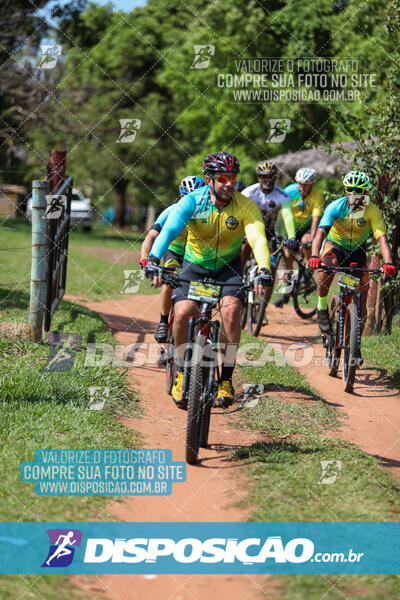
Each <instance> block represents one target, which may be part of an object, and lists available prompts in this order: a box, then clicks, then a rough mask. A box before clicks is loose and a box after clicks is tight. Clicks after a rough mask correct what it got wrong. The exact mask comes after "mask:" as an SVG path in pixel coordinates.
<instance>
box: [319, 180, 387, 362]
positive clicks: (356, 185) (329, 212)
mask: <svg viewBox="0 0 400 600" xmlns="http://www.w3.org/2000/svg"><path fill="white" fill-rule="evenodd" d="M343 184H344V188H345V195H344V196H342V197H341V198H338V199H337V200H335V201H334V202H331V203H330V204H329V205H328V206H327V207H326V209H325V212H324V214H323V217H322V219H321V221H320V224H319V228H318V231H317V233H316V236H315V238H314V241H313V245H312V256H311V258H310V259H309V261H308V265H309V267H311V268H313V269H317V268H319V267H320V266H321V264H322V262H323V263H324V264H326V265H328V266H338V265H339V266H342V267H348V266H350V263H357V264H358V266H359V267H365V266H366V265H367V255H366V252H365V243H366V241H367V239H368V237H369V235H370V232H371V230H372V233H373V234H374V237H375V239H376V240H377V241H378V244H379V247H380V250H381V253H382V256H383V260H384V265H383V271H384V273H385V274H386V275H389V276H394V275H395V274H396V267H395V266H394V265H393V263H392V253H391V250H390V246H389V243H388V240H387V236H386V227H385V223H384V222H383V218H382V214H381V211H380V210H379V208H378V207H377V206H376V205H375V204H372V202H370V199H369V196H368V195H367V191H368V189H369V188H370V187H371V183H370V181H369V177H368V175H367V174H366V173H364V172H362V171H350V172H349V173H347V175H346V176H345V177H344V179H343ZM324 240H326V241H325V244H324V247H323V250H322V254H321V257H320V256H319V254H320V250H321V246H322V243H323V241H324ZM360 275H361V281H362V284H363V287H362V306H361V308H362V328H364V324H365V318H366V314H367V308H366V306H367V293H368V273H365V272H364V273H362V272H360ZM332 280H333V275H329V274H327V273H324V272H323V271H320V272H319V274H318V309H317V320H318V325H319V328H320V329H321V331H322V332H328V331H329V329H330V322H329V313H328V292H329V288H330V286H331V284H332ZM360 361H361V357H360Z"/></svg>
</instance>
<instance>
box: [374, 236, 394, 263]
mask: <svg viewBox="0 0 400 600" xmlns="http://www.w3.org/2000/svg"><path fill="white" fill-rule="evenodd" d="M378 244H379V248H380V250H381V254H382V256H383V261H384V262H385V263H391V262H393V261H392V251H391V249H390V246H389V242H388V239H387V236H386V235H385V234H384V235H381V236H379V237H378Z"/></svg>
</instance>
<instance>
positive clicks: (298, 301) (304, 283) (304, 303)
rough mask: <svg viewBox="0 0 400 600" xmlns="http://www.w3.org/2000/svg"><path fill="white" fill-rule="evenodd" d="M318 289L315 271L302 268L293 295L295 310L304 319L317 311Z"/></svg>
mask: <svg viewBox="0 0 400 600" xmlns="http://www.w3.org/2000/svg"><path fill="white" fill-rule="evenodd" d="M317 289H318V285H317V281H316V275H315V273H314V272H313V271H310V270H309V269H304V268H303V269H300V270H299V276H298V279H297V281H295V283H294V286H293V291H292V296H293V306H294V310H295V311H296V313H297V314H298V315H299V317H301V318H302V319H310V318H311V317H313V316H314V315H315V313H316V312H317V306H316V303H317V297H316V291H317Z"/></svg>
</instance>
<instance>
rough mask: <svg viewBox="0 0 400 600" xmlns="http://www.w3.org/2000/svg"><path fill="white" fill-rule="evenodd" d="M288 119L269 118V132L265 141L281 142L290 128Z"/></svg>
mask: <svg viewBox="0 0 400 600" xmlns="http://www.w3.org/2000/svg"><path fill="white" fill-rule="evenodd" d="M290 123H291V120H290V119H270V120H269V125H270V127H271V131H270V134H269V136H268V139H266V140H265V142H266V143H267V144H268V143H275V142H283V140H284V139H285V137H286V134H287V132H288V131H289V129H290Z"/></svg>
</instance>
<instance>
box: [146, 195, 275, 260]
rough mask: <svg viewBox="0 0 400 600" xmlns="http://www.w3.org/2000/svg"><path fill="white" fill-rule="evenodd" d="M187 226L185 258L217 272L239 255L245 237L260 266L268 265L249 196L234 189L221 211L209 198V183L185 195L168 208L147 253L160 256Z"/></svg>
mask: <svg viewBox="0 0 400 600" xmlns="http://www.w3.org/2000/svg"><path fill="white" fill-rule="evenodd" d="M186 225H187V231H188V237H187V243H186V247H185V255H184V258H185V260H188V261H189V262H192V263H195V264H198V265H201V266H202V267H204V268H205V269H209V270H211V271H217V270H219V269H221V268H222V267H225V266H226V265H227V264H229V263H230V262H232V261H233V260H234V259H236V258H237V257H238V256H239V255H240V251H241V246H242V242H243V239H244V237H245V236H246V237H247V240H248V242H249V244H250V246H251V247H252V249H253V252H254V256H255V258H256V260H257V263H258V266H259V267H260V268H269V250H268V246H267V239H266V237H265V230H264V222H263V220H262V216H261V212H260V209H259V208H258V206H257V204H256V203H255V202H253V201H252V200H251V199H250V198H246V196H243V195H242V194H240V193H239V192H237V191H235V192H234V194H233V196H232V200H231V201H230V202H229V204H227V205H226V206H224V207H223V208H222V209H221V210H220V211H219V210H218V209H217V207H216V206H215V205H214V204H213V203H212V201H211V194H210V186H208V185H206V186H203V187H201V188H198V189H196V190H194V191H193V192H191V193H190V194H187V195H186V196H184V197H183V198H181V200H180V201H179V202H177V203H176V204H175V205H173V210H170V212H169V215H168V217H167V220H166V222H165V224H164V227H163V228H162V230H161V233H160V235H159V236H158V237H157V238H156V240H155V242H154V244H153V247H152V249H151V252H150V255H151V256H154V257H156V258H158V259H160V258H161V257H162V255H163V254H164V253H165V251H166V250H167V248H168V245H169V244H170V242H171V241H172V240H174V239H175V238H177V237H178V236H179V235H180V233H181V232H182V231H183V229H184V227H186Z"/></svg>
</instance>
